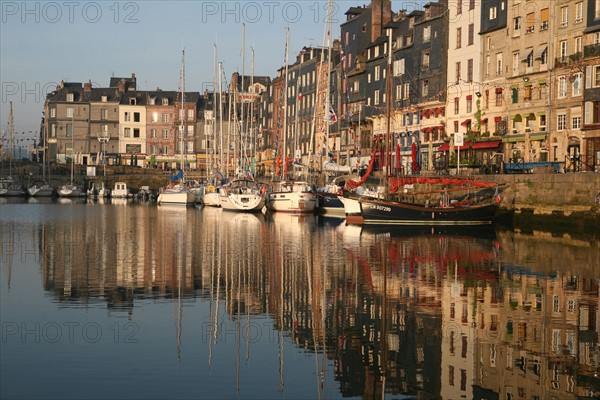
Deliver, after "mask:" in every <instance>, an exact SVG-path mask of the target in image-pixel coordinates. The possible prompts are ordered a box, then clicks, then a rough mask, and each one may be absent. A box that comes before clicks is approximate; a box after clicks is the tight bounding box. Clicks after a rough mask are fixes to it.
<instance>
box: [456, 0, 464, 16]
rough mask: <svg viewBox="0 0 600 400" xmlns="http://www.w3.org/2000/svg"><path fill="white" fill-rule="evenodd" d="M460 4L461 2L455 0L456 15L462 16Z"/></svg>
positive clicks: (461, 0) (460, 0)
mask: <svg viewBox="0 0 600 400" xmlns="http://www.w3.org/2000/svg"><path fill="white" fill-rule="evenodd" d="M462 2H463V0H456V15H458V14H462Z"/></svg>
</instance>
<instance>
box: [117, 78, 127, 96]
mask: <svg viewBox="0 0 600 400" xmlns="http://www.w3.org/2000/svg"><path fill="white" fill-rule="evenodd" d="M117 89H118V90H119V93H125V81H124V80H123V79H121V80H120V81H119V84H118V85H117Z"/></svg>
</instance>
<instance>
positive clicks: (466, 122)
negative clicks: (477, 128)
mask: <svg viewBox="0 0 600 400" xmlns="http://www.w3.org/2000/svg"><path fill="white" fill-rule="evenodd" d="M470 123H471V119H470V118H469V119H465V120H464V121H463V122H461V124H460V125H461V126H467V125H469V124H470Z"/></svg>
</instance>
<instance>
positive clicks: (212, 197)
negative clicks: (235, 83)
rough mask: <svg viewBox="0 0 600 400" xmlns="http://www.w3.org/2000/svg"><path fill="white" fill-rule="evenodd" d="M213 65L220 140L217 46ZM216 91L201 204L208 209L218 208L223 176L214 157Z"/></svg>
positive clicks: (221, 114)
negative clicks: (206, 178)
mask: <svg viewBox="0 0 600 400" xmlns="http://www.w3.org/2000/svg"><path fill="white" fill-rule="evenodd" d="M214 64H215V77H214V85H215V87H217V79H218V88H219V97H218V99H219V135H220V137H221V139H222V138H223V101H222V100H223V98H222V94H223V91H222V82H223V81H222V79H221V78H222V67H223V66H222V65H221V63H219V65H218V71H219V72H218V75H219V76H218V78H217V45H216V44H215V46H214ZM216 121H217V91H216V90H214V91H213V124H212V140H210V141H209V144H210V145H212V146H210V148H209V150H210V155H209V156H210V161H209V163H210V164H209V168H207V170H208V180H207V184H206V186H205V187H204V197H203V202H204V205H205V206H208V207H220V206H221V200H220V199H219V183H220V181H221V179H223V176H222V174H221V172H220V171H218V170H217V169H216V168H215V155H216V151H215V150H216V144H217V140H216V136H215V133H216V132H217V129H216V128H217V124H216ZM219 147H220V154H221V165H223V146H219Z"/></svg>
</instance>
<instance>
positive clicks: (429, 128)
mask: <svg viewBox="0 0 600 400" xmlns="http://www.w3.org/2000/svg"><path fill="white" fill-rule="evenodd" d="M432 129H433V128H431V127H427V128H421V132H425V133H429V132H431V130H432Z"/></svg>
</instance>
